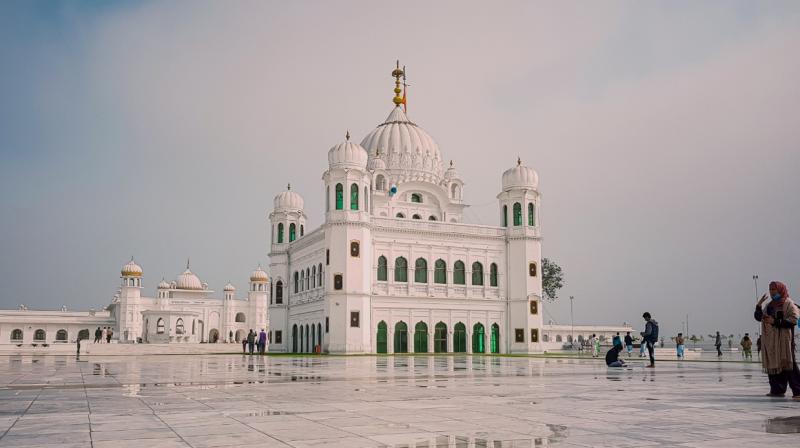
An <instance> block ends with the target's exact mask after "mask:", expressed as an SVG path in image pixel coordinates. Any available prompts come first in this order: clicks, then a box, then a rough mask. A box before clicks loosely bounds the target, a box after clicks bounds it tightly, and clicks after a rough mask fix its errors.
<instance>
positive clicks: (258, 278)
mask: <svg viewBox="0 0 800 448" xmlns="http://www.w3.org/2000/svg"><path fill="white" fill-rule="evenodd" d="M267 280H269V276H268V275H267V273H266V272H265V271H264V270H263V269H261V265H258V267H257V268H256V270H255V271H253V272H252V273H251V274H250V281H251V282H266V281H267Z"/></svg>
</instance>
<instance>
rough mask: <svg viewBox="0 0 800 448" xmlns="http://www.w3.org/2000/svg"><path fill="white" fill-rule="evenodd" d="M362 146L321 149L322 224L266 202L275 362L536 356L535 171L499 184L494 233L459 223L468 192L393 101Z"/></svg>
mask: <svg viewBox="0 0 800 448" xmlns="http://www.w3.org/2000/svg"><path fill="white" fill-rule="evenodd" d="M392 76H394V77H395V79H396V84H395V86H396V87H395V97H394V100H393V101H394V108H393V109H392V111H391V112H390V113H389V116H388V117H387V118H386V120H385V121H384V122H383V123H381V124H379V125H378V127H377V128H375V129H374V130H373V131H372V132H370V133H369V134H368V135H367V136H366V137H364V138H363V139H362V141H361V144H360V145H359V144H358V143H355V142H353V141H351V140H350V135H349V133H348V135H347V137H346V139H345V141H343V142H341V143H339V144H337V145H335V146H334V147H332V148H331V149H330V150H329V151H328V169H327V170H326V171H325V172H324V173H322V180H323V182H324V192H325V219H324V223H323V224H322V225H321V226H320V227H319V228H317V229H315V230H308V231H307V230H306V214H305V212H304V209H303V198H302V197H301V196H300V195H299V194H298V193H297V192H295V191H293V190H291V188H289V189H287V191H284V192H282V193H280V194H278V195H277V196H276V197H275V200H274V209H273V210H272V212H271V213H270V215H269V219H270V223H271V240H272V241H271V249H270V254H269V256H270V274H271V277H272V278H271V280H272V288H273V290H272V294H271V296H270V304H269V327H270V336H271V337H270V345H269V350H270V351H273V352H312V351H322V352H330V353H375V352H377V353H393V352H394V353H401V352H466V353H533V352H541V351H543V349H544V346H543V344H542V341H540V335H542V330H543V326H542V282H541V272H540V267H541V228H540V219H539V213H540V212H541V203H540V201H541V199H540V195H539V180H538V175H537V173H536V171H534V170H533V169H532V168H530V167H528V166H526V165H524V164H522V163H521V161H520V160H517V163H516V164H515V166H513V167H511V168H510V169H508V170H507V171H506V172H504V173H503V175H502V180H501V188H500V190H499V191H498V194H497V201H498V202H497V203H498V209H499V213H498V225H496V226H486V225H475V224H467V223H464V222H463V212H464V209H465V208H466V207H467V205H466V204H465V203H464V201H463V191H464V190H463V189H464V182H463V180H462V179H461V177H460V176H459V174H458V172H457V171H456V169H455V168H454V166H453V163H452V162H451V163H450V164H449V167H446V165H445V163H444V162H443V158H442V154H441V152H440V151H439V147H438V146H437V144H436V142H435V141H434V139H433V138H432V137H431V136H430V135H429V134H428V133H427V132H425V130H423V129H422V128H421V127H420V126H419V125H417V124H416V123H414V122H412V121H411V120H409V118H408V117H407V116H406V113H405V111H404V107H403V103H404V99H403V98H402V97H400V92H401V89H400V84H401V81H400V78H401V77H402V76H403V71H402V70H401V69H399V68H398V69H396V70H395V71H394V72H393V73H392Z"/></svg>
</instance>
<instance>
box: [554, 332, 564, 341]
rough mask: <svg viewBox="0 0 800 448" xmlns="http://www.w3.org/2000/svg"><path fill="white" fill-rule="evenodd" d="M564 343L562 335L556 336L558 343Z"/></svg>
mask: <svg viewBox="0 0 800 448" xmlns="http://www.w3.org/2000/svg"><path fill="white" fill-rule="evenodd" d="M562 341H563V339H562V338H561V335H560V334H557V335H556V342H562Z"/></svg>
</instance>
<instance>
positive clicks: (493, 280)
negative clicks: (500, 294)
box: [489, 263, 497, 286]
mask: <svg viewBox="0 0 800 448" xmlns="http://www.w3.org/2000/svg"><path fill="white" fill-rule="evenodd" d="M489 286H497V263H492V264H491V265H489Z"/></svg>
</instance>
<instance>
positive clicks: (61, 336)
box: [56, 330, 67, 342]
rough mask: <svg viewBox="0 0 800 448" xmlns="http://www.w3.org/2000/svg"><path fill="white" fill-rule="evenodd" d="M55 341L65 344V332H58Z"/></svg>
mask: <svg viewBox="0 0 800 448" xmlns="http://www.w3.org/2000/svg"><path fill="white" fill-rule="evenodd" d="M56 341H63V342H67V330H58V331H57V332H56Z"/></svg>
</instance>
